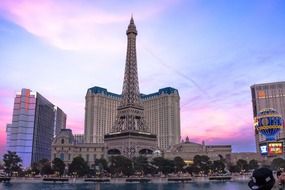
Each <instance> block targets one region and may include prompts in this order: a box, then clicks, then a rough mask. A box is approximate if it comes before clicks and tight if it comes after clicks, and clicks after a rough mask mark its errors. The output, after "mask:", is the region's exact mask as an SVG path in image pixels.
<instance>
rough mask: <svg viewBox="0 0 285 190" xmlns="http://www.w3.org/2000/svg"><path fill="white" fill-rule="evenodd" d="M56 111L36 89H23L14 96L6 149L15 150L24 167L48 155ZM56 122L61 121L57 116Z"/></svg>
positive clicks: (49, 155)
mask: <svg viewBox="0 0 285 190" xmlns="http://www.w3.org/2000/svg"><path fill="white" fill-rule="evenodd" d="M55 113H56V110H55V107H54V105H53V104H52V103H51V102H49V101H48V100H47V99H46V98H44V97H43V96H42V95H41V94H39V93H37V92H32V91H31V90H30V89H22V91H21V92H20V93H18V94H17V95H16V97H15V101H14V110H13V119H12V124H8V125H7V129H6V131H7V150H9V151H14V152H16V153H17V154H18V155H19V156H20V157H21V158H22V160H23V166H24V167H29V166H30V165H31V164H32V163H33V162H37V161H39V160H41V159H43V158H47V159H50V158H51V143H52V139H53V136H54V130H55V129H56V126H57V122H56V121H55V120H56V119H55V115H56V114H55ZM58 122H63V121H60V119H58ZM64 122H65V121H64ZM61 126H62V127H65V126H64V125H61Z"/></svg>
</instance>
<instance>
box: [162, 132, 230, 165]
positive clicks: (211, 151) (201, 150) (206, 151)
mask: <svg viewBox="0 0 285 190" xmlns="http://www.w3.org/2000/svg"><path fill="white" fill-rule="evenodd" d="M231 153H232V146H231V145H205V143H204V142H203V143H202V144H199V143H194V142H191V141H189V138H188V137H186V140H185V141H183V142H181V143H179V144H176V145H174V146H173V147H172V148H171V149H169V150H167V151H165V152H164V157H165V158H168V159H174V158H175V157H177V156H179V157H181V158H182V159H184V160H186V161H193V159H194V156H196V155H206V156H208V157H209V158H210V159H211V160H218V159H220V156H222V157H223V158H227V157H229V156H230V155H231Z"/></svg>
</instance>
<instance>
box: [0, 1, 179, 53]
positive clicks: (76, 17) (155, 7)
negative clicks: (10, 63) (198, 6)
mask: <svg viewBox="0 0 285 190" xmlns="http://www.w3.org/2000/svg"><path fill="white" fill-rule="evenodd" d="M175 2H176V1H170V0H168V1H164V2H163V3H162V2H161V1H146V2H145V3H142V2H137V3H132V8H130V7H126V8H125V10H124V9H121V10H120V11H111V10H109V11H108V10H104V9H102V5H101V4H100V2H95V1H94V2H92V1H73V2H72V3H70V1H54V0H43V1H36V0H32V1H28V0H18V1H10V0H3V1H1V3H0V10H2V16H4V17H6V18H7V19H9V20H11V21H13V22H15V23H16V24H18V25H19V26H21V27H23V28H25V29H26V30H27V31H28V32H30V33H32V34H34V35H36V36H38V37H40V38H41V39H43V40H44V41H46V42H48V43H49V44H52V45H53V46H55V47H58V48H61V49H66V50H90V49H92V50H94V49H100V50H104V49H105V50H108V51H110V50H116V49H118V46H119V47H121V46H122V41H121V40H120V38H116V36H114V35H110V34H114V32H115V33H116V28H115V27H114V26H116V24H118V23H124V24H125V23H127V22H128V21H129V19H130V15H131V11H135V18H136V19H137V20H142V19H146V18H149V17H152V16H154V15H156V14H159V13H161V12H162V11H163V10H165V9H167V8H168V7H169V6H171V5H172V4H173V3H175ZM113 3H114V4H113V5H112V7H113V8H114V6H115V5H116V4H119V3H120V2H116V1H114V2H113ZM107 5H109V6H110V4H108V3H107V2H106V5H103V6H105V7H108V6H107ZM100 6H101V7H100ZM118 6H119V5H118ZM127 8H129V9H127ZM114 9H115V8H114Z"/></svg>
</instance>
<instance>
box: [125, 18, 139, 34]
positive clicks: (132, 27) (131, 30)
mask: <svg viewBox="0 0 285 190" xmlns="http://www.w3.org/2000/svg"><path fill="white" fill-rule="evenodd" d="M130 33H133V34H135V35H137V34H138V32H137V29H136V25H135V22H134V19H133V15H132V17H131V20H130V24H129V26H128V30H127V35H129V34H130Z"/></svg>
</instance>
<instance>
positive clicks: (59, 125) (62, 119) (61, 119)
mask: <svg viewBox="0 0 285 190" xmlns="http://www.w3.org/2000/svg"><path fill="white" fill-rule="evenodd" d="M54 122H55V123H54V127H55V129H54V137H55V136H56V135H57V134H58V133H59V132H60V130H61V129H65V127H66V114H65V113H64V112H63V111H62V110H61V109H60V108H59V107H56V109H55V120H54Z"/></svg>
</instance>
